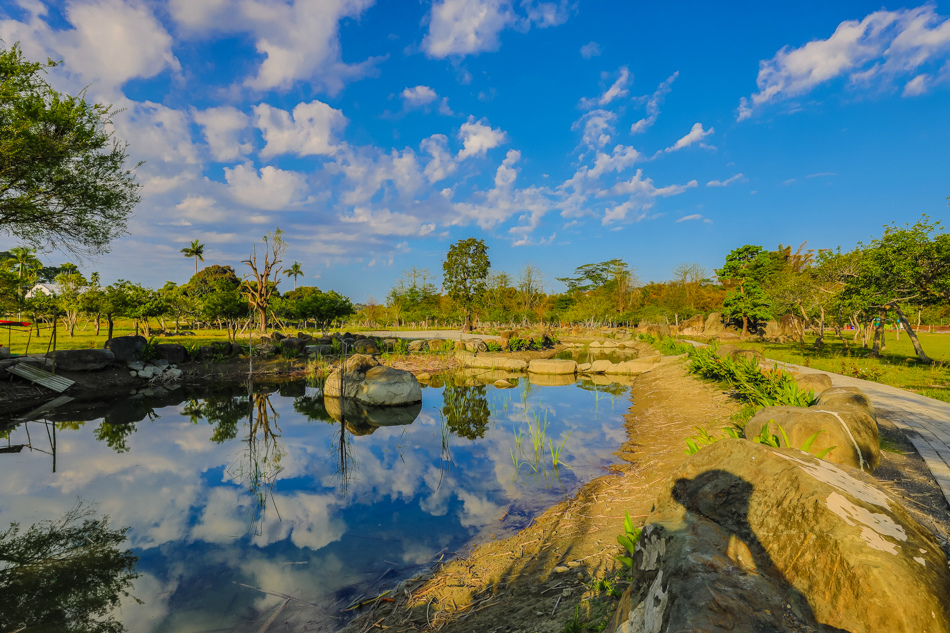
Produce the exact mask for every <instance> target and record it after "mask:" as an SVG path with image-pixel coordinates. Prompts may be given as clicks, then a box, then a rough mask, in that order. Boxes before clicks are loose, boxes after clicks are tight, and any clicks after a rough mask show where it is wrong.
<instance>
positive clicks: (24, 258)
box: [6, 246, 43, 279]
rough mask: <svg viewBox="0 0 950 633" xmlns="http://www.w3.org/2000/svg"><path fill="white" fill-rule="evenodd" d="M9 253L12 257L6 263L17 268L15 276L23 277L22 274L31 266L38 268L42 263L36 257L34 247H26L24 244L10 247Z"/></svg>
mask: <svg viewBox="0 0 950 633" xmlns="http://www.w3.org/2000/svg"><path fill="white" fill-rule="evenodd" d="M10 255H12V257H11V258H10V259H8V260H7V261H6V263H7V264H12V265H13V267H14V268H16V269H18V271H19V274H18V275H17V277H19V278H20V279H23V275H24V274H25V273H26V272H27V271H28V270H29V269H31V268H39V267H40V266H42V265H43V264H42V263H41V262H40V260H38V259H36V249H33V248H27V247H25V246H17V247H15V248H11V249H10Z"/></svg>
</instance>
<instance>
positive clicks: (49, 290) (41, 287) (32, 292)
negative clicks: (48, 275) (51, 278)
mask: <svg viewBox="0 0 950 633" xmlns="http://www.w3.org/2000/svg"><path fill="white" fill-rule="evenodd" d="M59 292H60V291H59V284H36V285H35V286H33V287H32V288H30V289H29V290H28V291H27V293H26V298H27V299H32V298H33V297H35V296H37V295H41V294H42V295H46V296H47V297H53V296H56V295H58V294H59Z"/></svg>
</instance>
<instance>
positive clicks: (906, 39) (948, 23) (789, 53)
mask: <svg viewBox="0 0 950 633" xmlns="http://www.w3.org/2000/svg"><path fill="white" fill-rule="evenodd" d="M948 54H950V20H948V19H946V18H943V17H942V16H939V15H937V13H936V11H935V7H934V6H933V5H924V6H922V7H917V8H915V9H900V10H898V11H884V10H881V11H875V12H874V13H871V14H870V15H868V16H867V17H865V18H864V19H863V20H861V21H860V22H859V21H857V20H846V21H844V22H842V23H841V24H839V25H838V27H837V28H836V29H835V32H834V33H833V34H832V35H831V36H830V37H829V38H828V39H824V40H813V41H811V42H808V43H807V44H805V45H804V46H801V47H799V48H795V49H790V48H789V47H787V46H786V47H785V48H782V49H781V50H780V51H778V52H777V53H776V54H775V56H774V57H773V58H772V59H770V60H763V61H761V62H760V63H759V75H758V78H757V79H756V84H757V86H758V92H756V93H754V94H752V96H751V97H749V98H745V97H743V98H742V99H741V101H740V103H739V108H738V111H737V112H738V114H737V119H738V120H739V121H742V120H743V119H747V118H749V117H751V116H752V114H753V113H754V111H755V110H757V109H758V108H761V107H763V106H764V105H766V104H768V103H771V102H776V101H781V100H783V99H787V98H790V97H795V96H800V95H803V94H806V93H808V92H810V91H811V90H812V89H814V88H815V87H816V86H818V85H820V84H823V83H826V82H828V81H831V80H833V79H837V78H839V77H843V76H846V75H847V76H848V77H849V80H850V84H851V85H852V86H853V87H862V86H863V87H868V86H870V85H872V83H874V82H878V83H880V84H882V85H884V86H888V85H890V84H891V82H893V81H894V80H896V79H897V78H898V77H902V76H904V77H906V76H908V75H914V77H913V78H912V79H910V80H909V81H908V83H907V85H906V86H905V90H904V94H905V96H914V95H917V94H921V92H922V91H925V90H927V89H928V86H927V84H928V78H929V77H932V76H934V75H931V74H929V73H920V72H919V69H920V68H921V67H922V66H924V65H926V64H928V63H931V62H936V63H938V64H939V63H940V62H942V61H945V59H946V57H947V55H948Z"/></svg>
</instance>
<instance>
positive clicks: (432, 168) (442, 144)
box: [419, 134, 458, 184]
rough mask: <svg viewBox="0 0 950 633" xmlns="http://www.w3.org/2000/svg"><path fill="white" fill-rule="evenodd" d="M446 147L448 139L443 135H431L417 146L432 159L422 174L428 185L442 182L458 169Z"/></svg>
mask: <svg viewBox="0 0 950 633" xmlns="http://www.w3.org/2000/svg"><path fill="white" fill-rule="evenodd" d="M448 146H449V139H448V137H447V136H445V135H444V134H433V135H432V136H430V137H429V138H426V139H423V140H422V143H420V144H419V147H420V149H422V151H423V152H425V153H427V154H429V156H431V157H432V159H431V160H430V161H429V163H428V164H427V165H426V166H425V171H424V172H423V173H424V174H425V177H426V180H428V181H429V184H432V183H436V182H439V181H440V180H444V179H445V178H447V177H448V176H450V175H451V174H453V173H454V172H455V170H456V168H458V163H456V162H455V160H454V159H453V158H452V154H450V153H449V150H448Z"/></svg>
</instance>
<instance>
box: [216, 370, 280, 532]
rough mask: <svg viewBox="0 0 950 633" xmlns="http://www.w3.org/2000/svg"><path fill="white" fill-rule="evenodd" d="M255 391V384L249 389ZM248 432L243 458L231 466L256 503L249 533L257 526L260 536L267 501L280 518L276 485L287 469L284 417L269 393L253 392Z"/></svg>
mask: <svg viewBox="0 0 950 633" xmlns="http://www.w3.org/2000/svg"><path fill="white" fill-rule="evenodd" d="M248 391H249V392H252V391H253V385H251V386H250V387H249V389H248ZM249 400H250V402H249V405H250V406H249V411H248V421H247V424H248V432H247V437H246V438H245V439H244V449H243V454H242V455H241V458H240V459H239V460H238V461H236V462H235V463H234V464H232V465H231V467H230V468H228V471H227V472H228V475H229V476H230V477H231V478H232V479H234V480H235V481H238V482H241V483H244V484H245V485H247V488H248V492H249V493H250V494H251V497H252V498H253V500H254V502H253V503H252V504H251V506H250V508H249V511H248V532H249V533H250V532H251V528H252V526H253V528H254V534H256V535H260V534H261V533H262V531H263V527H264V519H265V515H266V510H267V500H268V498H270V499H271V502H272V503H274V511H275V512H276V513H277V518H278V519H280V510H279V509H278V508H277V505H276V503H275V502H274V501H273V499H274V484H275V483H276V482H277V477H278V475H280V472H281V471H282V470H283V469H284V467H283V466H282V465H281V460H282V459H283V457H284V455H286V454H287V450H286V448H284V445H283V444H282V443H281V442H280V427H279V426H277V420H278V418H279V417H280V416H278V415H277V411H276V410H274V406H273V405H272V404H271V402H270V394H269V393H251V394H250V395H249Z"/></svg>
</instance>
